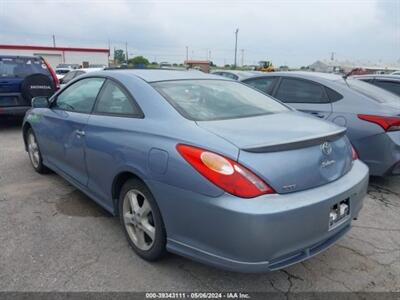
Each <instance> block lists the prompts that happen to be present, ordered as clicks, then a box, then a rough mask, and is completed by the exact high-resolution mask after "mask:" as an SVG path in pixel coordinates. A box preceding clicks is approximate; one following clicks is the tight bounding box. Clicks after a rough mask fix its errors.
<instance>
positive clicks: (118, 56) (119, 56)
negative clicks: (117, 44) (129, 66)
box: [114, 49, 126, 64]
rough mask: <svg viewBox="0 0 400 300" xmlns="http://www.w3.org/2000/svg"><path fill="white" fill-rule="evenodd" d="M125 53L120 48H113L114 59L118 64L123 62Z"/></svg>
mask: <svg viewBox="0 0 400 300" xmlns="http://www.w3.org/2000/svg"><path fill="white" fill-rule="evenodd" d="M125 58H126V57H125V53H124V50H122V49H117V50H114V61H115V62H116V63H118V64H121V63H123V62H125Z"/></svg>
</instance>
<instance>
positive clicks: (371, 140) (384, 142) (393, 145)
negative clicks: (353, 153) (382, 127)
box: [355, 131, 400, 176]
mask: <svg viewBox="0 0 400 300" xmlns="http://www.w3.org/2000/svg"><path fill="white" fill-rule="evenodd" d="M355 146H356V148H357V151H358V152H359V154H360V157H361V159H362V160H363V161H364V162H365V163H366V164H367V165H368V166H369V169H370V174H371V175H374V176H390V175H400V131H393V132H386V133H382V134H377V135H374V136H371V137H368V138H365V139H362V140H359V141H357V142H356V143H355Z"/></svg>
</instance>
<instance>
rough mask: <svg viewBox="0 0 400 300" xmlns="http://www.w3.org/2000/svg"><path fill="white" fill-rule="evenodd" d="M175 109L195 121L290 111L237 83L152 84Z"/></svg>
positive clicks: (188, 81) (193, 81)
mask: <svg viewBox="0 0 400 300" xmlns="http://www.w3.org/2000/svg"><path fill="white" fill-rule="evenodd" d="M153 87H154V88H155V89H157V90H158V91H159V92H160V93H161V94H162V95H163V96H164V97H165V98H166V99H167V100H168V101H169V102H170V103H171V105H172V106H174V107H175V109H177V110H178V112H180V113H181V114H182V115H183V116H184V117H186V118H188V119H190V120H195V121H210V120H223V119H236V118H245V117H252V116H258V115H267V114H273V113H277V112H282V111H288V110H289V109H288V108H287V107H286V106H284V105H282V104H281V103H279V102H278V101H275V100H274V99H272V98H270V97H268V96H266V95H264V94H262V93H260V92H258V91H256V90H254V89H252V88H249V87H247V86H246V85H244V84H242V83H238V82H232V81H224V80H181V81H164V82H156V83H153Z"/></svg>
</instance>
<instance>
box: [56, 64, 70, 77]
mask: <svg viewBox="0 0 400 300" xmlns="http://www.w3.org/2000/svg"><path fill="white" fill-rule="evenodd" d="M72 70H73V69H72V68H58V67H57V68H56V69H55V72H56V75H57V78H58V80H60V79H61V78H63V77H64V76H65V74H67V73H68V72H70V71H72Z"/></svg>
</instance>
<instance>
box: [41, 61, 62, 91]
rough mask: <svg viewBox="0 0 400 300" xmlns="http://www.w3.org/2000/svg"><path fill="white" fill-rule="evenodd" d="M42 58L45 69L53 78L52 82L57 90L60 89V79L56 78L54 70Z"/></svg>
mask: <svg viewBox="0 0 400 300" xmlns="http://www.w3.org/2000/svg"><path fill="white" fill-rule="evenodd" d="M42 59H43V62H44V64H45V65H46V67H47V69H48V70H49V72H50V75H51V78H53V80H54V84H55V85H56V90H59V89H60V80H58V77H57V74H56V72H54V70H53V68H52V67H51V66H50V64H49V63H48V62H47V61H46V60H45V59H44V58H42Z"/></svg>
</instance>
